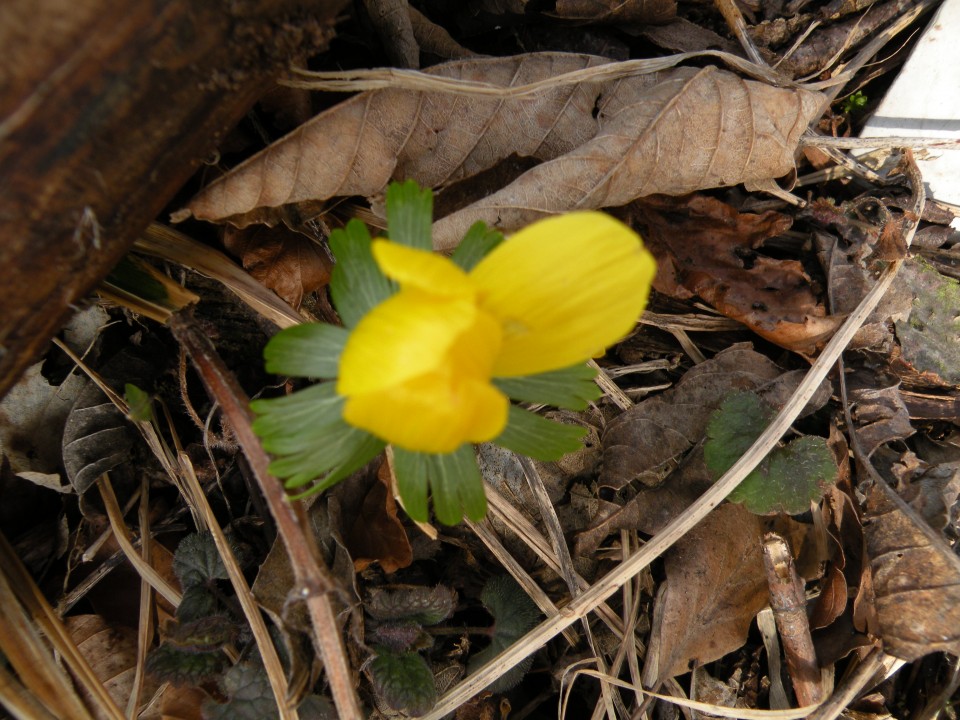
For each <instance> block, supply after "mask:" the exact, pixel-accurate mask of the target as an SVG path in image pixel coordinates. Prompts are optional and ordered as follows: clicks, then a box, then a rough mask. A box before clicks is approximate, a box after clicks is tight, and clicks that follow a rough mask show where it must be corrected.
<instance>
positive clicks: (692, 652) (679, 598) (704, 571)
mask: <svg viewBox="0 0 960 720" xmlns="http://www.w3.org/2000/svg"><path fill="white" fill-rule="evenodd" d="M762 535H763V528H762V527H761V524H760V520H759V519H758V518H757V516H755V515H752V514H751V513H750V512H748V511H747V510H745V509H743V508H742V507H741V506H739V505H734V504H730V503H727V504H724V505H721V506H720V507H718V508H717V509H716V510H714V511H713V512H712V513H710V514H709V515H708V516H707V517H706V518H705V519H704V520H703V521H702V522H701V523H700V524H699V525H697V526H696V527H694V528H693V529H692V530H691V531H689V532H688V533H687V534H686V535H684V536H683V538H681V539H680V540H679V541H678V542H677V544H676V545H674V546H673V547H672V548H671V549H670V550H669V551H667V553H666V555H665V556H664V570H665V571H666V575H667V579H666V581H665V583H664V585H665V587H666V590H665V591H664V593H663V594H662V595H661V596H660V597H659V598H658V601H657V604H659V605H662V607H660V608H658V609H655V610H654V617H655V618H656V617H658V616H659V619H660V622H659V623H657V624H656V626H655V627H654V629H653V632H656V633H659V637H658V640H659V642H658V643H657V645H658V648H659V653H658V657H656V658H655V659H653V660H650V659H648V662H656V663H658V666H659V672H658V673H657V680H666V679H668V678H671V677H676V676H677V675H682V674H684V673H687V672H690V670H692V669H693V668H694V667H699V666H701V665H704V664H706V663H708V662H711V661H713V660H717V659H719V658H721V657H723V656H724V655H726V654H727V653H729V652H732V651H733V650H736V649H737V648H739V647H741V646H742V645H743V644H744V642H746V639H747V631H748V630H749V627H750V623H751V622H752V621H753V618H754V617H755V616H756V614H757V613H758V612H760V610H761V608H763V607H764V605H766V604H767V600H768V598H767V581H766V577H765V575H764V570H763V558H762V556H761V552H760V538H761V537H762ZM658 610H659V612H658ZM644 674H645V676H646V671H645V673H644Z"/></svg>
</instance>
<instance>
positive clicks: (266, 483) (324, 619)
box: [170, 315, 362, 718]
mask: <svg viewBox="0 0 960 720" xmlns="http://www.w3.org/2000/svg"><path fill="white" fill-rule="evenodd" d="M170 326H171V328H170V329H171V330H172V331H173V334H174V337H176V338H177V340H178V342H180V343H181V344H182V345H183V346H184V348H186V351H187V354H188V355H189V356H190V360H191V361H192V362H193V365H194V367H195V368H196V369H197V372H198V373H199V375H200V377H201V379H202V380H203V384H204V386H205V387H206V389H207V392H208V393H209V395H210V396H211V398H213V399H214V400H216V401H217V402H218V403H220V406H221V407H222V408H223V412H224V415H225V417H226V419H227V421H228V422H229V423H230V425H231V426H232V427H233V431H234V433H235V434H236V438H237V442H238V444H239V445H240V449H241V450H242V451H243V454H244V455H245V456H246V458H247V460H248V462H249V463H250V469H251V470H252V472H253V474H254V476H255V477H256V479H257V483H258V484H259V485H260V489H261V490H262V491H263V495H264V498H265V499H266V501H267V504H268V505H269V506H270V513H271V514H272V515H273V518H274V520H275V521H276V523H277V531H278V533H279V535H280V537H281V538H282V540H283V544H284V546H285V547H286V549H287V554H288V555H289V556H290V565H291V567H292V568H293V571H294V575H295V588H296V590H295V592H296V594H297V597H298V598H299V599H302V600H303V602H304V603H305V605H306V608H307V613H308V615H309V616H310V621H311V624H312V625H313V629H314V636H313V641H314V645H315V646H316V649H317V652H318V654H319V655H320V657H321V659H322V660H323V665H324V669H325V670H326V673H327V680H328V681H329V683H330V688H331V692H332V694H333V700H334V704H335V705H336V707H337V712H338V713H339V714H340V717H343V718H359V717H362V712H361V710H360V701H359V698H358V697H357V694H356V686H355V678H354V676H353V673H352V671H351V670H350V667H349V665H348V664H347V653H346V649H345V647H344V644H343V638H342V637H341V635H340V626H339V623H338V622H337V613H336V612H335V610H334V608H333V596H334V595H337V594H338V585H337V583H336V581H335V580H334V579H333V578H332V577H331V575H330V571H329V570H328V569H327V567H326V565H325V564H324V563H323V558H322V556H321V554H320V550H319V547H318V546H317V541H316V537H315V536H314V534H313V529H312V527H311V524H310V522H309V520H308V519H307V517H306V513H305V512H304V510H303V505H302V504H301V503H295V502H293V501H291V500H289V499H288V498H287V495H286V492H285V491H284V489H283V485H282V484H281V483H280V481H279V480H278V479H277V478H275V477H273V476H272V475H271V474H270V472H269V470H268V466H269V464H270V460H269V458H268V457H267V455H266V453H265V452H264V451H263V448H262V446H261V445H260V441H259V440H258V439H257V437H256V435H254V434H253V430H252V428H251V427H250V424H251V421H252V416H251V413H250V407H249V403H248V401H247V397H246V395H245V394H244V392H243V390H242V389H241V388H240V386H239V385H238V384H237V381H236V379H235V378H234V377H233V375H232V374H231V373H230V371H229V370H228V369H227V368H226V367H225V366H224V364H223V361H222V360H221V359H220V357H219V355H217V352H216V350H215V349H214V347H213V344H212V343H211V342H210V340H209V338H208V337H207V336H206V335H205V334H203V333H202V332H200V330H199V329H198V328H196V327H195V326H194V324H193V321H192V320H191V319H190V318H189V317H188V316H182V315H175V316H174V318H173V320H172V321H171V323H170Z"/></svg>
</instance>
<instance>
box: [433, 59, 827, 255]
mask: <svg viewBox="0 0 960 720" xmlns="http://www.w3.org/2000/svg"><path fill="white" fill-rule="evenodd" d="M641 80H642V82H641ZM820 103H821V96H820V95H818V94H816V93H811V92H808V91H802V90H797V91H794V90H784V89H778V88H773V87H771V86H768V85H764V84H762V83H758V82H754V81H750V80H743V79H742V78H740V77H739V76H737V75H734V74H733V73H729V72H726V71H723V70H718V69H717V68H715V67H708V68H704V69H702V70H695V69H693V68H674V69H673V70H668V71H664V72H661V73H657V74H655V75H645V76H642V77H638V78H627V79H624V80H621V81H619V82H618V83H616V84H614V85H613V86H612V87H611V89H610V91H609V92H607V93H604V95H603V96H602V97H600V98H598V103H597V108H598V114H597V121H598V124H599V129H598V132H597V134H596V136H595V137H594V138H592V139H591V140H589V141H588V142H585V143H583V144H582V145H581V146H580V147H578V148H576V149H574V150H571V151H570V152H568V153H566V154H565V155H563V156H561V157H558V158H556V159H555V160H550V161H547V162H544V163H542V164H540V165H538V166H537V167H534V168H533V169H531V170H529V171H528V172H526V173H524V174H523V175H521V176H520V177H519V178H517V179H516V180H515V181H514V182H513V183H511V184H510V185H508V186H507V187H505V188H503V189H502V190H500V191H499V192H497V193H494V194H493V195H491V196H489V197H487V198H484V199H483V200H481V201H478V202H476V203H474V204H473V205H470V206H468V207H466V208H464V209H463V210H460V211H459V212H457V213H454V214H452V215H450V216H448V217H446V218H443V219H442V220H440V221H439V222H437V223H436V226H435V229H434V238H435V242H436V244H437V246H438V247H439V248H441V249H443V248H449V247H452V246H454V245H455V244H456V243H457V242H458V241H459V238H461V237H462V236H463V234H464V233H465V232H466V230H467V228H468V227H469V226H470V225H471V224H472V223H474V222H476V221H478V220H483V221H484V222H486V223H488V224H490V225H495V226H497V227H500V228H502V229H504V230H512V229H515V228H518V227H521V226H523V225H525V224H527V223H529V222H531V221H533V220H536V219H539V218H541V217H543V216H546V215H551V214H556V213H562V212H566V211H569V210H573V209H585V208H602V207H614V206H619V205H624V204H626V203H628V202H630V201H631V200H634V199H635V198H638V197H646V196H649V195H654V194H658V193H662V194H667V195H683V194H686V193H690V192H694V191H696V190H700V189H704V188H711V187H719V186H726V185H736V184H738V183H744V182H752V181H760V180H769V179H771V178H777V177H781V176H783V175H786V174H788V173H789V172H791V171H792V170H793V169H794V160H793V156H794V152H795V150H796V144H797V141H798V138H799V136H800V133H802V132H803V130H804V129H805V128H806V127H807V125H808V124H809V122H810V121H811V120H812V119H813V118H814V116H816V115H818V114H819V112H820Z"/></svg>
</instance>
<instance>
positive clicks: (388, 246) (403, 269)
mask: <svg viewBox="0 0 960 720" xmlns="http://www.w3.org/2000/svg"><path fill="white" fill-rule="evenodd" d="M372 251H373V257H374V259H375V260H376V261H377V264H378V265H379V266H380V269H381V270H383V274H384V275H386V276H387V277H389V278H393V279H394V280H396V281H397V282H399V283H400V285H401V287H408V288H418V289H420V290H425V291H427V292H430V293H433V294H436V295H450V296H457V295H462V296H469V297H473V295H474V290H473V286H472V284H471V283H470V280H469V278H468V277H467V274H466V273H465V272H464V271H463V270H461V269H460V268H459V267H457V265H456V264H454V263H453V262H452V261H451V260H450V259H448V258H445V257H443V256H442V255H437V254H435V253H432V252H428V251H426V250H417V249H415V248H411V247H407V246H406V245H400V244H399V243H394V242H389V241H387V240H374V242H373V246H372Z"/></svg>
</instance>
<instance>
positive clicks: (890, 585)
mask: <svg viewBox="0 0 960 720" xmlns="http://www.w3.org/2000/svg"><path fill="white" fill-rule="evenodd" d="M866 509H867V518H868V521H867V522H865V523H864V532H865V534H866V540H867V555H868V556H869V558H870V566H871V570H872V575H873V593H874V606H875V608H876V616H877V621H878V623H879V626H880V637H881V639H882V640H883V646H884V650H885V651H886V652H887V653H889V654H890V655H893V656H894V657H897V658H900V659H901V660H906V661H907V662H912V661H914V660H916V659H917V658H920V657H923V656H924V655H927V654H928V653H932V652H947V653H951V654H953V655H957V654H960V561H958V559H957V556H956V555H954V554H953V552H952V551H951V550H950V548H949V546H948V545H947V544H946V543H945V542H942V541H940V540H939V538H938V537H937V536H936V535H935V534H934V533H933V531H931V530H930V529H929V528H924V527H923V525H922V523H923V520H921V519H920V518H918V517H917V516H916V513H915V512H913V511H912V510H910V509H909V507H908V506H906V505H905V504H904V505H901V504H900V503H897V502H895V501H894V500H892V499H891V498H890V497H889V496H888V494H887V492H885V491H884V490H883V489H881V488H879V487H877V486H876V485H873V486H871V488H870V490H869V492H868V494H867V508H866ZM925 530H926V532H925Z"/></svg>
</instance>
